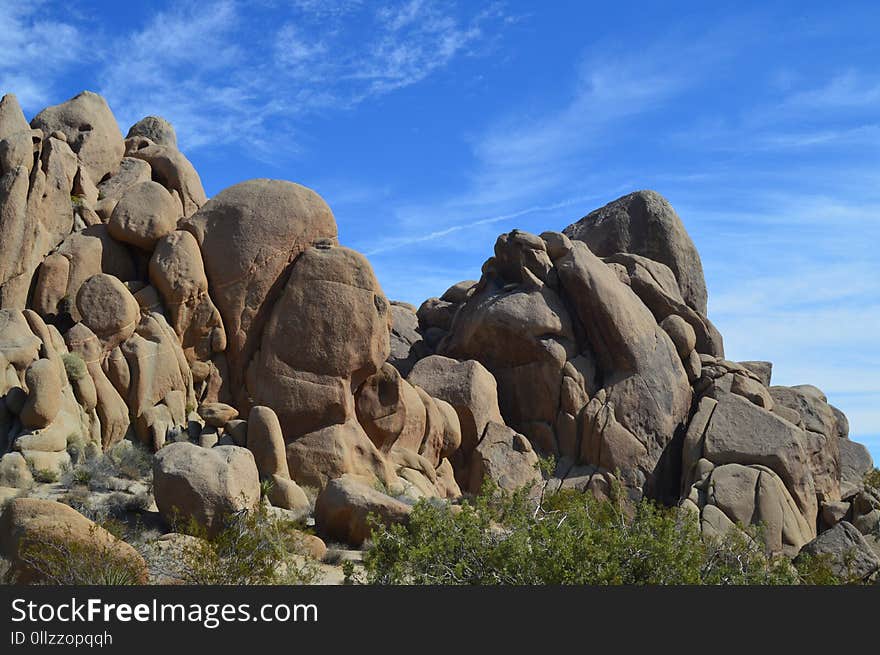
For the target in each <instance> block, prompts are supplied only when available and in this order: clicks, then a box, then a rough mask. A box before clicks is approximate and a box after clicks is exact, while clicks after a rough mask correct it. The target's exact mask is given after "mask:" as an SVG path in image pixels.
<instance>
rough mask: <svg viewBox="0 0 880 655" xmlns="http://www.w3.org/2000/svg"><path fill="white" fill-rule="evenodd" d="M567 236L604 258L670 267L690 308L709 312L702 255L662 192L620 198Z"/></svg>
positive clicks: (574, 227)
mask: <svg viewBox="0 0 880 655" xmlns="http://www.w3.org/2000/svg"><path fill="white" fill-rule="evenodd" d="M565 234H566V235H568V237H569V238H571V239H575V240H578V241H583V242H584V243H586V244H587V245H588V246H589V247H590V250H591V251H593V253H595V254H596V255H598V256H600V257H606V256H608V255H613V254H615V253H618V252H625V253H632V254H635V255H642V256H644V257H647V258H649V259H653V260H654V261H657V262H660V263H661V264H665V265H666V266H668V267H669V268H670V269H671V270H672V273H673V274H674V275H675V279H676V280H677V282H678V286H679V289H680V290H681V295H682V296H683V297H684V299H685V301H686V302H687V304H688V305H689V306H690V307H692V308H693V309H695V310H696V311H698V312H700V313H701V314H703V315H705V314H706V303H707V298H708V294H707V293H706V281H705V280H704V279H703V264H702V262H701V261H700V255H699V254H698V253H697V249H696V247H695V246H694V244H693V241H691V238H690V236H688V233H687V231H686V230H685V229H684V225H683V224H682V222H681V219H680V218H679V217H678V215H677V214H676V213H675V210H674V209H672V207H671V206H670V205H669V203H668V202H667V201H666V199H665V198H663V197H662V196H661V195H659V194H658V193H655V192H653V191H636V192H635V193H631V194H629V195H627V196H624V197H622V198H618V199H617V200H615V201H614V202H612V203H609V204H607V205H606V206H604V207H602V208H600V209H597V210H596V211H594V212H591V213H590V214H588V215H587V216H585V217H584V218H582V219H581V220H579V221H578V222H577V223H574V224H573V225H570V226H568V227H567V228H566V229H565Z"/></svg>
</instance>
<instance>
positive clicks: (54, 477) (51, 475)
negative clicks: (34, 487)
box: [34, 469, 59, 484]
mask: <svg viewBox="0 0 880 655" xmlns="http://www.w3.org/2000/svg"><path fill="white" fill-rule="evenodd" d="M58 478H59V475H58V473H57V472H55V471H53V470H51V469H37V470H36V471H34V480H36V481H37V482H42V483H44V484H51V483H53V482H58Z"/></svg>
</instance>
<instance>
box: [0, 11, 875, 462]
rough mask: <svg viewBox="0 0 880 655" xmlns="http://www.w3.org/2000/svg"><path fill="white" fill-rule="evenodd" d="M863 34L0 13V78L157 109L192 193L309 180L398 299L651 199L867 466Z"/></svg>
mask: <svg viewBox="0 0 880 655" xmlns="http://www.w3.org/2000/svg"><path fill="white" fill-rule="evenodd" d="M17 5H22V6H17ZM709 5H711V8H707V7H708V6H709ZM878 25H880V4H878V3H876V2H863V3H860V2H847V3H842V4H841V3H827V2H822V3H810V2H803V1H802V2H759V3H758V2H756V3H751V4H750V3H747V2H738V3H729V4H727V3H706V2H692V3H686V2H656V3H653V2H641V3H629V2H617V3H607V2H602V3H599V2H541V3H538V2H514V1H512V0H511V1H506V2H476V1H473V0H472V1H465V0H460V1H459V2H457V3H456V2H429V1H427V0H425V1H419V0H415V1H413V0H404V1H399V2H387V3H378V2H364V1H360V0H338V1H328V2H320V1H319V0H291V1H288V2H272V1H269V0H264V1H257V2H248V3H244V2H236V1H234V0H204V1H202V2H187V1H178V2H169V3H163V2H149V3H147V2H140V3H138V2H126V3H118V2H89V1H87V0H82V1H81V2H77V3H66V2H64V3H55V2H48V1H43V2H39V1H38V2H31V3H26V6H25V3H9V2H3V3H0V44H2V45H0V54H2V56H0V90H2V91H4V92H5V91H13V92H15V93H16V94H17V95H18V96H19V99H20V101H21V102H22V104H23V106H24V108H25V111H26V113H28V114H29V115H32V114H33V113H35V112H36V111H38V110H39V109H40V108H42V107H43V106H45V105H47V104H54V103H57V102H60V101H62V100H64V99H66V98H68V97H70V96H72V95H74V94H75V93H77V92H78V91H80V90H82V89H90V90H94V91H97V92H99V93H102V94H104V95H105V97H106V98H107V99H108V101H109V102H110V105H111V107H112V108H113V110H114V112H115V113H116V116H117V118H118V120H119V123H120V126H121V128H122V129H123V131H125V130H127V129H128V126H129V125H130V124H131V123H133V122H134V121H135V120H137V119H138V118H140V117H141V116H144V115H147V114H160V115H163V116H165V117H166V118H168V119H169V120H171V121H172V122H173V123H174V124H175V126H176V128H177V131H178V137H179V141H180V143H181V147H182V149H183V150H184V151H185V152H186V153H187V155H188V156H189V157H190V159H192V161H193V162H194V164H195V165H196V167H197V169H198V170H199V171H200V173H201V176H202V180H203V182H204V184H205V188H206V190H207V191H208V194H209V195H211V194H214V193H216V192H218V191H219V190H221V189H223V188H224V187H226V186H229V185H230V184H233V183H235V182H238V181H241V180H244V179H247V178H251V177H277V178H283V179H289V180H293V181H296V182H299V183H301V184H305V185H307V186H310V187H312V188H314V189H315V190H317V191H318V192H319V193H320V194H321V195H322V196H323V197H324V198H325V199H326V200H327V201H328V203H329V204H330V206H331V207H332V208H333V210H334V213H335V215H336V218H337V221H338V223H339V230H340V237H341V241H342V242H343V243H344V244H345V245H348V246H351V247H353V248H356V249H358V250H360V251H362V252H365V253H367V254H368V256H369V257H370V261H371V262H372V263H373V266H374V267H375V269H376V272H377V275H378V276H379V279H380V281H381V283H382V285H383V287H384V289H385V291H386V292H387V294H388V295H389V296H390V297H392V298H397V299H402V300H407V301H410V302H413V303H415V304H418V303H419V302H420V301H421V300H423V299H424V298H426V297H428V296H432V295H439V294H440V293H442V292H443V290H445V289H446V287H447V286H449V285H450V284H451V283H453V282H456V281H458V280H461V279H467V278H476V277H478V276H479V270H480V265H481V264H482V262H483V261H484V260H485V259H486V257H488V256H489V255H490V254H491V251H492V245H493V244H494V241H495V238H496V236H497V235H498V234H499V233H501V232H504V231H508V230H510V229H512V228H514V227H518V228H520V229H525V230H529V231H532V232H541V231H543V230H545V229H561V228H563V227H565V226H566V225H568V224H569V223H571V222H572V221H574V220H576V219H578V218H579V217H581V216H583V215H584V214H586V213H587V212H588V211H590V210H591V209H594V208H595V207H598V206H600V205H602V204H604V203H606V202H608V201H610V200H613V199H614V198H616V197H618V196H620V195H623V194H624V193H626V192H628V191H631V190H634V189H639V188H653V189H655V190H657V191H659V192H661V193H662V194H664V195H665V196H666V197H667V198H668V199H669V200H670V202H672V204H673V206H674V207H675V208H676V209H677V210H678V213H679V215H680V216H681V217H682V219H683V220H684V222H685V225H686V226H687V228H688V230H689V231H690V234H691V236H692V237H693V239H694V241H695V242H696V244H697V247H698V248H699V250H700V253H701V254H702V258H703V265H704V268H705V270H706V278H707V283H708V287H709V313H710V316H711V318H712V319H713V320H714V321H715V322H716V324H717V325H718V326H719V328H720V329H721V331H722V333H723V334H724V337H725V342H726V345H727V352H728V356H729V357H730V358H731V359H769V360H771V361H773V362H774V364H775V368H774V379H775V381H776V382H777V383H779V384H800V383H812V384H815V385H817V386H819V387H820V388H822V389H823V390H824V391H825V392H826V393H827V394H828V396H829V398H830V400H831V402H833V403H835V404H836V405H838V406H839V407H841V408H842V409H843V410H844V411H845V412H846V413H847V414H848V416H849V417H850V420H851V424H852V434H853V435H854V436H856V437H857V438H859V439H861V440H862V441H864V442H865V443H867V444H869V447H870V448H871V449H872V452H873V454H874V457H875V459H876V460H880V375H878V370H880V256H878V252H877V251H878V249H880V69H878V66H877V62H878V61H880V40H878V39H877V36H876V32H877V27H878Z"/></svg>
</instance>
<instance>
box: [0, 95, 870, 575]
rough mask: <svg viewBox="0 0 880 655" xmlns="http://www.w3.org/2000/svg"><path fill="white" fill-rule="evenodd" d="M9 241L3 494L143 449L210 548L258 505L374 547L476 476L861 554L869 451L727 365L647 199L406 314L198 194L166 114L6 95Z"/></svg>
mask: <svg viewBox="0 0 880 655" xmlns="http://www.w3.org/2000/svg"><path fill="white" fill-rule="evenodd" d="M0 250H2V257H0V454H2V459H0V487H2V488H15V489H24V488H27V487H29V486H30V485H31V484H33V479H34V477H37V478H40V477H42V478H45V477H46V475H47V472H50V473H54V474H56V475H58V474H61V473H62V472H63V471H64V470H66V469H68V468H70V467H71V466H72V465H73V464H75V463H76V462H75V460H76V459H77V458H78V457H83V456H85V455H84V454H83V453H86V454H89V455H95V456H97V455H98V454H100V453H104V452H108V451H110V450H111V449H112V448H113V447H114V446H115V445H116V444H118V443H119V442H120V441H122V440H129V441H135V442H138V443H140V444H141V445H142V447H143V448H145V449H147V450H149V451H150V452H153V453H155V458H154V462H153V485H154V495H155V501H156V505H157V509H158V511H159V512H160V513H161V515H162V516H163V517H165V518H166V520H168V521H171V520H172V517H174V516H182V517H185V518H189V519H193V520H196V521H197V522H199V523H201V524H203V525H204V527H205V528H206V529H207V530H208V531H209V532H211V531H214V530H216V529H217V528H218V524H217V523H216V518H217V517H220V516H223V515H224V514H226V513H229V512H234V511H239V510H242V509H249V508H253V507H256V505H257V504H258V503H259V502H260V498H261V495H262V496H264V497H265V498H266V499H268V501H269V502H270V503H271V504H272V505H274V506H275V507H277V508H280V509H281V510H284V511H288V512H292V513H293V514H294V515H296V516H299V517H303V516H308V515H311V514H314V516H315V520H316V521H317V527H318V530H319V531H320V532H322V533H323V534H325V535H328V536H331V537H332V538H334V539H339V540H344V541H348V542H350V543H355V544H360V543H361V542H363V541H364V540H365V539H366V538H367V537H368V534H369V530H368V525H367V523H366V517H367V515H368V514H370V513H375V514H378V515H379V516H380V517H383V518H384V519H385V520H386V521H389V522H401V521H405V520H406V517H407V515H408V512H409V509H410V507H411V505H412V504H413V502H415V500H417V499H420V498H430V499H435V502H443V501H447V502H454V501H456V499H458V498H460V497H461V496H462V495H463V494H472V493H478V492H479V491H480V489H481V488H482V487H483V485H484V484H485V483H486V481H492V482H494V483H495V484H496V485H498V486H500V487H501V488H504V489H511V490H513V489H518V488H522V487H529V488H538V487H539V486H540V485H541V484H542V483H543V484H547V485H550V486H551V487H562V486H565V487H575V488H579V489H582V490H584V491H592V492H595V493H602V492H603V490H606V491H607V489H608V488H609V486H610V485H612V484H617V483H620V484H622V485H623V488H624V489H625V490H626V491H627V492H628V494H629V495H630V497H632V498H633V499H638V498H641V497H642V496H649V497H652V498H655V499H658V500H660V501H662V502H664V503H666V504H678V505H680V506H682V507H684V508H686V509H687V510H689V511H690V512H692V513H693V514H694V516H695V519H696V520H697V521H698V522H699V524H700V526H701V528H702V530H703V531H704V532H705V533H708V534H718V533H723V532H725V531H727V530H730V529H733V528H734V527H735V526H737V525H741V526H742V525H748V524H755V523H760V524H762V525H763V526H764V529H765V530H766V534H767V541H768V544H769V545H770V546H771V548H772V549H773V550H776V551H779V552H784V553H786V554H789V555H792V556H794V555H796V554H797V553H798V552H799V551H800V550H801V549H802V548H803V547H804V546H805V545H807V544H811V545H810V548H811V549H813V550H817V551H818V550H823V549H825V550H828V549H833V547H834V545H835V544H838V543H858V544H859V546H860V547H862V545H863V544H862V541H859V539H858V537H857V536H856V535H855V533H858V535H865V536H866V539H867V541H865V543H868V544H872V543H874V542H872V541H871V539H872V538H873V537H871V536H870V535H872V534H873V532H876V530H877V529H878V528H877V525H878V520H880V500H878V499H877V498H875V497H874V496H873V495H872V493H871V492H870V491H869V490H866V489H865V488H864V486H863V484H862V479H863V478H864V476H865V474H866V473H867V472H868V471H870V470H871V469H872V467H873V463H872V462H871V459H870V456H869V455H868V453H867V451H866V450H865V449H864V447H862V446H860V445H859V444H857V443H855V442H851V441H849V439H848V431H849V428H848V424H847V421H846V418H845V417H844V416H843V414H842V413H841V412H840V411H838V410H837V409H836V408H834V407H832V406H831V405H829V404H828V402H827V398H826V397H825V396H824V394H823V393H822V392H821V391H820V390H819V389H816V388H815V387H811V386H798V387H790V388H789V387H779V386H771V369H772V367H771V365H770V364H769V363H768V362H733V361H729V360H727V359H725V355H724V346H723V340H722V337H721V335H720V334H719V332H718V330H717V329H716V328H715V327H714V326H713V324H712V323H711V321H710V320H709V319H708V317H707V299H708V296H707V290H706V284H705V280H704V278H703V269H702V264H701V262H700V257H699V254H698V253H697V250H696V248H695V246H694V244H693V242H692V241H691V239H690V237H689V236H688V234H687V231H686V230H685V228H684V225H683V223H682V221H681V220H680V218H679V217H678V215H677V214H676V213H675V211H674V210H673V209H672V207H671V206H670V205H669V203H668V202H666V200H665V199H663V198H662V197H661V196H660V195H658V194H656V193H654V192H651V191H640V192H636V193H632V194H630V195H627V196H625V197H623V198H620V199H619V200H616V201H614V202H612V203H610V204H609V205H607V206H605V207H603V208H601V209H599V210H596V211H594V212H592V213H590V214H588V215H587V216H585V217H584V218H582V219H581V220H579V221H577V222H576V223H574V224H572V225H570V226H569V227H567V228H566V229H564V230H563V231H562V232H544V233H542V234H540V235H535V234H529V233H526V232H522V231H519V230H514V231H512V232H510V233H507V234H502V235H501V236H500V237H499V238H498V240H497V242H496V244H495V251H494V254H493V255H492V256H491V257H490V258H489V259H488V260H487V261H486V262H485V264H484V265H483V268H482V274H481V277H480V279H479V280H467V281H463V282H460V283H458V284H455V285H453V286H452V287H450V288H449V289H448V290H447V291H446V292H445V293H444V294H443V295H442V296H440V297H438V298H431V299H428V300H426V301H425V302H424V303H423V304H422V305H421V306H420V307H419V308H418V309H416V308H415V307H413V306H410V305H407V304H406V303H401V302H395V301H389V299H388V298H386V296H385V294H384V293H383V291H382V288H381V286H380V284H379V281H378V280H377V279H376V276H375V274H374V272H373V270H372V268H371V266H370V264H369V262H368V261H367V260H366V258H365V257H364V256H363V255H361V254H359V253H357V252H355V251H353V250H351V249H349V248H346V247H344V246H342V245H340V244H339V241H338V234H337V225H336V221H335V219H334V216H333V213H332V212H331V210H330V208H329V207H328V206H327V204H326V203H325V202H324V200H323V199H322V198H321V197H320V196H319V195H318V194H317V193H315V192H314V191H312V190H311V189H307V188H305V187H303V186H300V185H298V184H294V183H292V182H285V181H279V180H270V179H255V180H249V181H246V182H242V183H239V184H236V185H234V186H232V187H230V188H228V189H226V190H224V191H222V192H220V193H219V194H217V195H216V196H215V197H213V198H211V199H208V198H207V197H206V194H205V192H204V189H203V187H202V183H201V180H200V178H199V175H198V173H197V172H196V170H195V168H194V167H193V166H192V164H191V163H190V161H189V160H188V159H187V158H186V156H185V155H184V154H183V153H182V152H181V151H180V150H179V149H178V146H177V138H176V135H175V133H174V129H173V127H172V126H171V125H170V124H169V123H168V122H167V121H165V120H164V119H161V118H159V117H154V116H151V117H147V118H144V119H143V120H141V121H139V122H138V123H136V124H135V125H134V126H132V127H131V128H130V130H129V131H128V133H127V136H126V137H123V135H122V132H121V131H120V129H119V126H118V124H117V123H116V120H115V118H114V116H113V114H112V112H111V111H110V108H109V107H108V105H107V103H106V102H105V101H104V99H103V98H101V97H100V96H98V95H95V94H93V93H90V92H84V93H81V94H80V95H78V96H76V97H75V98H72V99H71V100H68V101H67V102H64V103H62V104H59V105H56V106H53V107H49V108H47V109H45V110H43V111H41V112H40V113H39V114H37V115H36V116H35V117H34V118H33V119H32V120H31V121H30V122H28V121H27V120H26V119H25V116H24V114H23V113H22V111H21V109H20V107H19V105H18V103H17V101H16V99H15V97H14V96H13V95H11V94H10V95H6V96H4V97H3V99H2V100H0ZM550 455H552V456H554V457H555V471H553V472H552V473H551V474H550V476H549V479H547V474H546V472H545V473H544V474H543V475H542V472H541V471H540V469H539V466H538V463H539V458H540V457H545V456H550ZM9 495H10V494H5V495H0V496H2V497H8V496H9ZM16 511H18V510H16ZM16 516H17V515H16ZM9 520H10V521H11V520H13V519H9ZM835 526H843V527H840V528H836V527H835ZM831 529H836V530H837V531H836V532H834V533H832V534H831V535H829V536H828V537H825V538H824V539H823V538H822V536H821V534H820V533H824V532H825V531H829V530H831ZM853 531H855V533H854V532H853ZM872 531H873V532H872ZM838 535H843V536H838ZM817 537H819V539H821V541H818V542H817V541H814V540H816V539H817ZM872 547H873V546H872ZM864 561H865V562H868V564H865V566H869V565H871V562H873V561H874V560H873V559H871V557H869V556H868V555H865V558H864Z"/></svg>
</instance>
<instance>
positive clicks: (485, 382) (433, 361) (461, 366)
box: [407, 355, 504, 452]
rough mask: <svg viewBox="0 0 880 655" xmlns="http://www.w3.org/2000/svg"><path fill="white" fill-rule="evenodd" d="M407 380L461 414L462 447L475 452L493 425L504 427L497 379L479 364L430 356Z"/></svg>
mask: <svg viewBox="0 0 880 655" xmlns="http://www.w3.org/2000/svg"><path fill="white" fill-rule="evenodd" d="M407 380H408V381H409V382H410V383H412V384H414V385H416V386H418V387H421V388H422V389H424V390H425V391H426V392H427V393H428V394H429V395H431V396H433V397H435V398H439V399H440V400H443V401H446V402H447V403H449V404H450V405H451V406H452V407H453V408H454V409H455V411H456V413H457V414H458V418H459V422H460V429H461V444H462V448H463V449H464V450H466V451H468V452H469V451H470V450H472V449H473V448H474V447H475V446H476V445H477V442H478V441H479V440H480V438H481V437H482V434H483V432H484V431H485V429H486V425H488V424H489V423H490V422H495V423H501V424H504V419H502V418H501V412H500V410H499V409H498V391H497V386H496V384H495V378H493V377H492V374H491V373H489V371H488V370H486V368H485V367H484V366H482V365H481V364H480V363H479V362H476V361H466V362H458V361H455V360H454V359H450V358H448V357H441V356H439V355H435V356H432V357H426V358H425V359H423V360H421V361H419V362H418V364H416V365H415V367H413V370H412V372H411V373H410V374H409V377H408V378H407Z"/></svg>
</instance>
